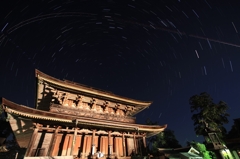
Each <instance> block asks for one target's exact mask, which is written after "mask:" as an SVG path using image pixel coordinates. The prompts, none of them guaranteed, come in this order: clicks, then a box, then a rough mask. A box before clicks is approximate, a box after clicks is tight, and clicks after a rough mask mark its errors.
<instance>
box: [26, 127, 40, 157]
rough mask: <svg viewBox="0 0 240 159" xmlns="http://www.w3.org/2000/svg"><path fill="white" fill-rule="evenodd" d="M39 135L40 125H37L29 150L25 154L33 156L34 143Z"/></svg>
mask: <svg viewBox="0 0 240 159" xmlns="http://www.w3.org/2000/svg"><path fill="white" fill-rule="evenodd" d="M37 135H38V126H36V128H35V129H34V132H33V134H32V137H31V140H30V142H29V145H28V148H27V151H26V154H25V156H26V157H29V156H31V153H32V148H33V146H34V143H35V141H36V138H37Z"/></svg>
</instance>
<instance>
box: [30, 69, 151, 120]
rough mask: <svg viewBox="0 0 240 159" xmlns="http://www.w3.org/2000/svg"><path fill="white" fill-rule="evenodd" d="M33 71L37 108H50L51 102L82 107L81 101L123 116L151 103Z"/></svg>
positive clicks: (90, 106)
mask: <svg viewBox="0 0 240 159" xmlns="http://www.w3.org/2000/svg"><path fill="white" fill-rule="evenodd" d="M35 73H36V78H37V101H36V108H37V109H41V110H50V105H51V104H59V105H62V106H68V107H71V108H73V107H76V108H78V107H82V105H81V104H80V103H83V106H86V107H87V108H86V109H89V110H92V109H93V108H94V109H97V110H101V109H102V110H104V109H105V108H106V107H108V108H109V110H108V111H109V113H110V112H111V110H112V109H113V110H114V111H115V113H117V112H116V110H119V112H118V113H120V114H121V111H122V113H123V114H125V116H133V115H135V114H137V113H139V112H140V111H142V110H144V109H145V108H147V107H149V106H150V105H151V103H152V102H150V101H139V100H135V99H130V98H126V97H122V96H119V95H115V94H113V93H111V92H107V91H102V90H99V89H95V88H92V87H88V86H85V85H82V84H79V83H75V82H71V81H68V80H59V79H56V78H54V77H51V76H49V75H47V74H45V73H43V72H41V71H39V70H35ZM84 104H85V105H84ZM93 104H96V107H93V106H92V105H93ZM88 106H89V108H88ZM98 108H99V109H98Z"/></svg>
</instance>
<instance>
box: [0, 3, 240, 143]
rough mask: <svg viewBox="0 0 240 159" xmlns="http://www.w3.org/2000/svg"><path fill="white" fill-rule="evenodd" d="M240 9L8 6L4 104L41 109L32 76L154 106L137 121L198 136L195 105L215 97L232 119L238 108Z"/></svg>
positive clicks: (1, 47) (182, 136) (3, 15)
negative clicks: (192, 101) (204, 96)
mask: <svg viewBox="0 0 240 159" xmlns="http://www.w3.org/2000/svg"><path fill="white" fill-rule="evenodd" d="M239 8H240V2H239V1H237V0H236V1H231V0H230V1H218V0H145V1H144V0H131V1H130V0H108V1H100V0H94V1H92V0H78V1H73V0H72V1H71V0H66V1H60V0H51V1H50V0H41V1H40V0H35V1H20V0H19V1H11V0H5V1H1V2H0V19H1V21H0V59H1V60H0V61H1V63H0V96H2V97H5V98H7V99H9V100H11V101H14V102H16V103H19V104H23V105H27V106H30V107H34V106H35V105H34V100H35V76H34V69H35V68H36V69H39V70H40V71H42V72H44V73H47V74H49V75H51V76H53V77H56V78H59V79H68V80H72V81H74V82H78V83H81V84H85V85H88V86H92V87H95V88H99V89H103V90H107V91H111V92H113V93H114V94H117V95H121V96H126V97H129V98H134V99H139V100H143V101H145V100H146V101H153V104H152V105H151V106H150V108H149V109H146V110H145V111H143V112H141V113H139V114H138V115H137V122H138V123H145V121H146V119H147V118H150V119H151V120H152V121H158V122H159V124H160V125H162V124H168V128H169V129H172V130H174V131H175V135H176V137H177V139H178V140H179V142H180V143H181V144H182V145H183V146H185V143H186V142H187V141H191V140H197V141H202V138H201V137H198V138H197V137H196V135H195V133H194V128H193V122H192V120H191V115H192V114H191V113H190V106H189V102H188V100H189V98H190V97H191V96H193V95H195V94H200V93H201V92H208V93H209V94H210V95H211V96H212V98H213V99H214V101H215V102H219V101H220V100H223V101H225V102H226V103H227V104H228V105H229V110H228V112H229V113H230V115H231V117H230V118H229V121H230V123H229V124H227V125H226V128H227V129H228V130H229V129H230V128H231V126H232V124H233V122H232V119H234V118H238V117H240V116H239V103H240V97H239V96H240V39H239V31H240V19H239V15H240V9H239Z"/></svg>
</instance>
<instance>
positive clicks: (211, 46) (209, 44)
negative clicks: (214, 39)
mask: <svg viewBox="0 0 240 159" xmlns="http://www.w3.org/2000/svg"><path fill="white" fill-rule="evenodd" d="M207 42H208V45H209V47H210V48H211V49H212V45H211V44H210V41H209V40H208V39H207Z"/></svg>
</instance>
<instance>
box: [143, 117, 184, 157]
mask: <svg viewBox="0 0 240 159" xmlns="http://www.w3.org/2000/svg"><path fill="white" fill-rule="evenodd" d="M146 123H147V124H148V125H158V123H157V122H152V121H150V120H149V119H148V120H147V122H146ZM148 147H151V152H152V154H157V151H158V148H179V147H182V146H181V145H180V144H179V142H178V140H177V139H176V137H175V135H174V131H172V130H170V129H166V130H164V131H163V132H160V133H159V134H157V135H155V136H153V137H151V138H150V139H149V145H148Z"/></svg>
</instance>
